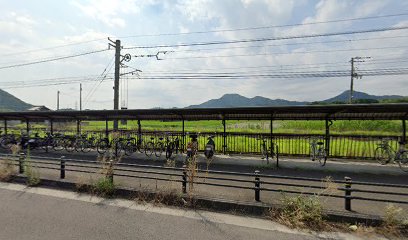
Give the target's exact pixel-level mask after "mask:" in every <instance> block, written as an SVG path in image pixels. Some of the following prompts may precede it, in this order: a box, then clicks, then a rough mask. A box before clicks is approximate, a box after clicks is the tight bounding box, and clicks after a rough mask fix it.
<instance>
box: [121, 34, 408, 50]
mask: <svg viewBox="0 0 408 240" xmlns="http://www.w3.org/2000/svg"><path fill="white" fill-rule="evenodd" d="M405 37H408V35H404V36H391V37H374V38H362V39H346V40H333V41H317V42H296V43H282V44H266V45H250V46H235V47H234V46H230V47H219V48H199V49H185V50H174V51H172V52H200V51H213V50H225V49H245V48H262V47H280V46H297V45H313V44H319V43H341V42H357V41H371V40H379V39H395V38H405ZM125 49H126V48H125Z"/></svg>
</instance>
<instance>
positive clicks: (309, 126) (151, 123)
mask: <svg viewBox="0 0 408 240" xmlns="http://www.w3.org/2000/svg"><path fill="white" fill-rule="evenodd" d="M273 124H274V129H273V131H274V133H295V134H324V131H325V123H324V121H274V123H273ZM141 125H142V130H143V131H181V130H182V122H181V121H157V120H148V121H141ZM16 127H17V128H19V130H17V132H20V131H21V130H23V131H24V130H25V129H26V125H25V124H24V123H23V124H19V125H17V126H16ZM31 127H32V128H34V129H46V128H47V129H49V126H47V125H44V124H32V125H31ZM108 127H109V129H112V128H113V122H112V121H110V122H109V124H108ZM119 128H120V129H127V130H137V128H138V126H137V121H127V124H126V125H122V124H119ZM20 129H21V130H20ZM54 129H66V130H71V131H76V123H74V122H72V123H65V124H63V125H60V126H58V125H54ZM81 129H82V130H83V131H95V130H99V131H104V130H105V122H104V121H83V122H82V125H81ZM226 129H227V132H245V133H269V132H270V121H253V120H251V121H239V120H228V121H226ZM10 131H11V130H10ZM10 131H9V132H10ZM185 131H186V132H223V125H222V123H221V121H217V120H210V121H185ZM330 131H331V133H332V134H347V135H401V131H402V124H401V121H386V120H371V121H370V120H368V121H362V120H352V121H347V120H339V121H334V124H333V126H332V127H331V128H330Z"/></svg>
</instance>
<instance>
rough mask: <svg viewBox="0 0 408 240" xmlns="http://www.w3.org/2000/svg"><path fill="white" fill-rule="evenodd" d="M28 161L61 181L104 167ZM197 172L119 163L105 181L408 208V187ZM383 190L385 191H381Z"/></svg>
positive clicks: (17, 160)
mask: <svg viewBox="0 0 408 240" xmlns="http://www.w3.org/2000/svg"><path fill="white" fill-rule="evenodd" d="M0 159H1V160H3V161H4V160H5V159H8V160H11V161H12V164H13V165H16V166H17V167H18V169H19V173H20V174H22V173H24V166H25V164H26V161H27V160H26V156H25V155H24V154H21V155H19V156H16V155H5V154H2V155H0ZM29 161H30V163H31V164H35V168H38V169H48V170H56V171H59V173H60V178H61V179H64V178H65V177H66V174H67V173H68V174H69V172H77V173H81V174H100V173H101V171H100V169H101V166H98V165H97V162H95V161H89V160H78V159H65V158H49V157H37V156H36V157H35V160H34V159H30V160H29ZM197 172H198V175H197V179H195V180H191V179H192V178H190V177H189V176H191V172H190V170H189V169H188V168H187V167H186V166H183V167H182V168H177V167H162V166H150V165H140V164H126V163H117V164H115V166H114V171H110V173H109V175H104V177H107V178H108V179H109V180H110V181H114V178H115V177H125V178H130V179H150V180H155V181H165V182H173V183H176V184H179V185H178V186H179V189H181V191H182V192H183V193H187V192H188V191H189V189H188V186H189V184H193V185H205V186H213V187H220V188H226V189H230V188H234V189H244V190H249V191H253V196H254V200H255V201H261V195H262V194H263V193H266V192H279V193H287V194H302V195H315V196H320V197H328V198H334V199H344V209H345V210H348V211H351V210H352V200H362V201H371V202H385V203H397V204H408V200H407V197H408V185H401V184H387V183H374V182H361V181H352V179H351V178H347V177H345V179H344V180H341V181H335V180H329V181H326V180H324V179H318V178H306V177H292V176H281V175H266V174H261V173H260V172H259V171H258V170H256V171H255V172H254V173H240V172H228V171H212V170H198V171H197ZM287 180H291V181H290V182H289V181H287ZM322 183H323V184H322ZM327 183H329V184H335V185H334V186H335V187H334V189H332V190H334V191H329V192H327V191H325V190H327V189H328V188H329V187H328V186H325V184H327ZM367 187H375V188H376V190H372V189H367ZM384 188H385V189H386V190H382V189H384ZM300 189H303V190H300ZM305 189H306V190H307V191H305ZM371 196H375V197H371Z"/></svg>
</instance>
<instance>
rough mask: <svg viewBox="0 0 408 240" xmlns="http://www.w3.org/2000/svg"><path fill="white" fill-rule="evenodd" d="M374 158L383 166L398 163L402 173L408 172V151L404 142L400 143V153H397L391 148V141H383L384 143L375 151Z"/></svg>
mask: <svg viewBox="0 0 408 240" xmlns="http://www.w3.org/2000/svg"><path fill="white" fill-rule="evenodd" d="M374 156H375V159H376V160H377V161H378V162H379V163H380V164H381V165H386V164H388V163H390V162H397V163H398V165H399V167H400V169H401V170H402V171H404V172H408V151H407V150H406V148H405V142H403V141H401V142H399V148H398V151H395V150H394V149H393V148H392V147H391V145H390V143H389V139H383V140H382V142H381V143H379V144H378V147H377V149H375V153H374Z"/></svg>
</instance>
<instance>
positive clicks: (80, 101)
mask: <svg viewBox="0 0 408 240" xmlns="http://www.w3.org/2000/svg"><path fill="white" fill-rule="evenodd" d="M79 111H82V83H80V84H79Z"/></svg>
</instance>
